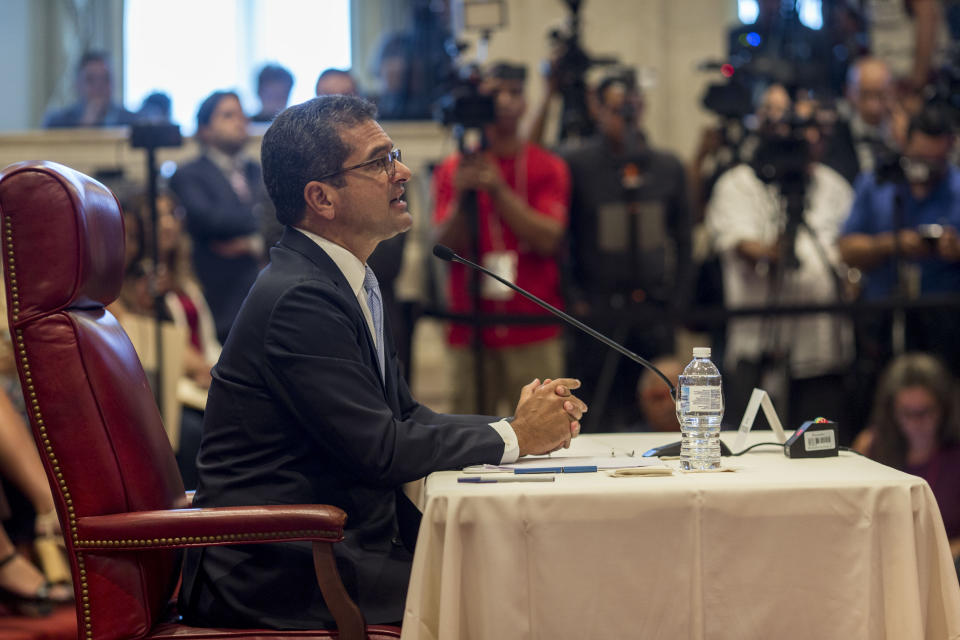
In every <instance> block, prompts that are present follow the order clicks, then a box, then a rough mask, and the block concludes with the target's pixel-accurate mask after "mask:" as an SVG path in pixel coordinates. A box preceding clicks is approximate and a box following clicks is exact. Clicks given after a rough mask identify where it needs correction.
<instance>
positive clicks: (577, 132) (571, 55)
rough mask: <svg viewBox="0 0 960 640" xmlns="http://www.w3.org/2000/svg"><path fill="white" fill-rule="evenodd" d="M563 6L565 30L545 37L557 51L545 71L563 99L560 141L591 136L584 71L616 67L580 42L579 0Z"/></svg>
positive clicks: (555, 31)
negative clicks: (593, 54) (608, 66)
mask: <svg viewBox="0 0 960 640" xmlns="http://www.w3.org/2000/svg"><path fill="white" fill-rule="evenodd" d="M563 1H564V4H566V5H567V10H568V12H569V15H568V16H567V25H566V29H553V30H551V31H550V33H549V34H548V35H549V38H550V41H551V43H552V44H553V46H554V47H556V48H557V50H558V51H559V52H560V54H559V56H558V57H557V58H556V59H555V60H554V62H553V63H552V64H551V65H549V68H548V69H546V70H545V71H546V73H548V74H549V75H551V76H553V77H554V78H556V81H557V90H558V91H559V92H560V96H561V97H562V99H563V108H562V110H561V116H560V140H566V139H567V138H571V137H573V138H586V137H587V136H590V135H591V134H593V133H594V128H595V127H594V124H593V119H592V118H591V117H590V110H589V108H588V106H587V81H586V75H587V71H588V70H590V68H591V67H595V66H600V65H610V64H616V63H617V59H616V58H613V57H603V58H599V57H595V56H591V55H590V54H589V53H587V52H586V51H585V50H584V48H583V45H581V43H580V9H581V8H582V6H583V0H563Z"/></svg>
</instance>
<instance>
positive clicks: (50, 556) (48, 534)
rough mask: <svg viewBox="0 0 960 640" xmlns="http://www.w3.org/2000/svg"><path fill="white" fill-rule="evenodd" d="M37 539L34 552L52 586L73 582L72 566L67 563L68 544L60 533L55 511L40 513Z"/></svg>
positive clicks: (35, 529) (36, 523)
mask: <svg viewBox="0 0 960 640" xmlns="http://www.w3.org/2000/svg"><path fill="white" fill-rule="evenodd" d="M34 527H35V528H34V533H35V534H36V538H35V539H34V541H33V550H34V553H35V555H36V556H37V561H38V563H39V565H40V569H41V570H42V571H43V575H44V576H45V577H46V578H47V582H49V583H50V584H68V583H70V582H71V576H70V565H69V564H68V563H67V557H66V544H64V541H63V533H61V531H60V521H59V520H58V519H57V512H56V510H54V509H51V510H50V511H48V512H46V513H38V514H37V519H36V521H35V525H34Z"/></svg>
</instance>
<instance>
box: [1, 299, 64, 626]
mask: <svg viewBox="0 0 960 640" xmlns="http://www.w3.org/2000/svg"><path fill="white" fill-rule="evenodd" d="M0 325H2V329H0V378H2V379H3V385H2V386H3V387H4V388H0V477H2V478H3V480H4V481H5V482H7V484H8V485H9V486H10V487H13V488H15V489H17V490H18V491H19V492H20V493H21V494H22V495H23V496H24V497H25V498H26V499H27V504H28V505H29V507H32V509H33V513H34V514H35V520H34V525H33V535H34V536H35V538H34V550H35V552H36V558H35V560H36V562H37V564H34V563H33V562H32V559H31V558H30V557H29V556H28V555H21V554H19V553H18V552H17V550H16V549H15V548H14V545H13V543H12V542H11V540H10V538H9V536H8V535H7V533H6V531H5V530H4V529H2V528H0V608H2V607H6V608H7V609H9V610H10V611H11V612H12V613H14V614H20V615H40V614H43V613H49V612H50V608H51V606H52V605H56V604H62V603H68V602H72V601H73V588H72V585H70V584H57V583H69V582H70V566H69V564H67V559H66V556H65V555H64V554H63V551H62V548H63V538H62V533H61V530H60V522H59V520H58V519H57V512H56V509H55V507H54V502H53V494H52V493H51V491H50V485H49V484H48V482H47V476H46V472H45V471H44V469H43V463H42V461H41V459H40V456H39V454H38V452H37V447H36V444H35V443H34V440H33V438H32V437H31V434H30V428H29V427H28V426H27V425H26V423H25V421H24V418H23V416H22V415H21V413H20V412H19V411H18V409H17V407H16V406H15V405H14V403H13V401H12V400H13V394H14V393H16V394H18V395H20V397H21V398H22V396H23V394H22V392H21V391H20V386H19V384H18V383H17V382H16V378H17V372H16V366H15V363H14V352H13V345H12V343H11V341H10V334H9V332H8V331H7V310H6V304H5V300H4V296H3V294H2V291H0ZM11 515H13V514H12V513H11V512H10V510H9V505H8V504H7V501H6V499H5V497H4V493H3V487H2V485H0V519H2V520H6V519H7V518H9V517H10V516H11ZM38 566H39V567H40V568H41V569H42V570H43V572H42V573H41V571H40V570H39V569H38V568H37V567H38ZM0 615H3V614H2V613H0Z"/></svg>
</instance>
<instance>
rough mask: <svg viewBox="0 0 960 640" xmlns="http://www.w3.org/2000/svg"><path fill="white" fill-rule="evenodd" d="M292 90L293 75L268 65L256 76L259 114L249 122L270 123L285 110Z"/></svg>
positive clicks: (280, 68)
mask: <svg viewBox="0 0 960 640" xmlns="http://www.w3.org/2000/svg"><path fill="white" fill-rule="evenodd" d="M291 90H293V74H292V73H290V72H289V71H287V70H286V69H284V68H283V67H281V66H279V65H275V64H268V65H267V66H265V67H264V68H263V69H261V70H260V73H259V74H258V75H257V97H258V98H260V112H259V113H257V114H256V115H254V116H251V117H250V121H251V122H270V121H271V120H273V119H274V118H276V117H277V114H278V113H280V112H281V111H283V110H284V109H286V108H287V102H288V101H289V100H290V91H291Z"/></svg>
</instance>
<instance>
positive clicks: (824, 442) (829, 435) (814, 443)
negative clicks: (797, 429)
mask: <svg viewBox="0 0 960 640" xmlns="http://www.w3.org/2000/svg"><path fill="white" fill-rule="evenodd" d="M803 447H804V449H806V450H807V451H825V450H828V449H836V448H837V441H836V439H835V438H834V437H833V431H807V432H806V433H804V434H803Z"/></svg>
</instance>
